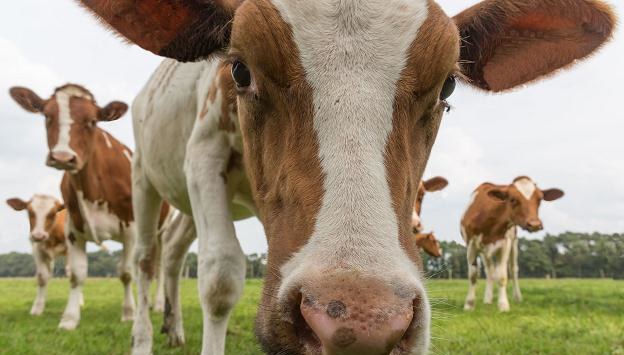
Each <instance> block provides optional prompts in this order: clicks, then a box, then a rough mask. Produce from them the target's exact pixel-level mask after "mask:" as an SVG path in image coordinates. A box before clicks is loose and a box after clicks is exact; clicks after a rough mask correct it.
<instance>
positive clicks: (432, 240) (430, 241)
mask: <svg viewBox="0 0 624 355" xmlns="http://www.w3.org/2000/svg"><path fill="white" fill-rule="evenodd" d="M414 240H415V241H416V246H417V247H419V248H420V249H422V250H423V251H424V252H425V253H427V254H429V255H431V256H433V257H434V258H439V257H441V256H442V248H440V242H438V240H437V239H436V237H435V235H434V234H433V232H432V233H416V234H414Z"/></svg>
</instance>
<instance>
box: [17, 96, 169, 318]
mask: <svg viewBox="0 0 624 355" xmlns="http://www.w3.org/2000/svg"><path fill="white" fill-rule="evenodd" d="M10 93H11V96H12V97H13V99H14V100H15V101H16V102H17V103H18V104H20V105H21V106H22V107H23V108H24V109H25V110H27V111H29V112H33V113H41V114H43V115H44V116H45V118H46V121H45V122H46V130H47V140H48V147H49V154H48V157H47V162H46V163H47V165H49V166H51V167H54V168H56V169H61V170H65V171H66V172H65V174H64V175H63V180H62V182H61V193H62V195H63V199H64V200H65V203H66V207H67V211H68V213H69V218H68V221H67V228H66V231H65V233H66V235H67V237H68V239H69V241H70V242H69V243H67V245H68V249H69V250H68V256H69V257H68V263H69V265H70V269H71V273H70V274H71V278H70V280H71V291H70V294H69V299H68V301H67V307H66V308H65V312H64V313H63V317H62V319H61V322H60V324H59V327H60V328H63V329H74V328H76V326H78V323H79V321H80V295H81V289H82V285H83V283H84V281H85V278H86V277H87V254H86V242H87V241H90V242H94V243H96V244H98V245H101V243H102V242H103V241H105V240H114V241H117V242H120V243H122V244H123V253H122V258H121V261H120V265H119V275H120V279H121V281H122V283H123V286H124V303H123V311H122V320H123V321H128V320H132V319H133V314H134V297H133V294H132V285H131V281H132V262H131V261H132V260H131V258H132V255H133V250H134V244H135V240H136V236H135V234H136V232H135V231H136V229H135V226H134V218H133V212H132V194H131V177H130V172H131V170H130V169H131V160H132V152H131V151H130V149H128V148H127V147H126V146H125V145H123V144H122V143H121V142H119V141H118V140H117V139H115V138H114V137H113V136H111V135H110V134H109V133H107V132H106V131H104V130H102V129H101V128H99V127H97V123H98V122H101V121H113V120H116V119H118V118H120V117H121V116H123V115H124V113H125V112H126V110H127V108H128V106H127V105H126V104H125V103H122V102H118V101H115V102H111V103H109V104H108V105H106V106H104V107H99V106H98V105H97V103H96V102H95V99H94V97H93V95H92V94H91V93H90V92H89V91H88V90H87V89H85V88H83V87H81V86H79V85H74V84H67V85H64V86H61V87H59V88H57V89H56V90H55V91H54V94H53V95H52V96H51V97H50V98H49V99H47V100H44V99H41V98H40V97H39V96H37V94H35V93H34V92H32V91H31V90H29V89H26V88H20V87H14V88H12V89H11V90H10ZM158 208H159V211H160V210H161V209H160V205H159V206H158ZM165 213H166V206H163V208H162V213H161V214H160V215H161V219H162V218H163V216H164V214H165ZM157 254H158V253H157Z"/></svg>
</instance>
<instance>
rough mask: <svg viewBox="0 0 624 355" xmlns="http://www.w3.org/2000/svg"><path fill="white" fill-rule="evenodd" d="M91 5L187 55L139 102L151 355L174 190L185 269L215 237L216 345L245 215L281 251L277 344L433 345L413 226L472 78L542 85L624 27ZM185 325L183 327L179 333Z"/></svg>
mask: <svg viewBox="0 0 624 355" xmlns="http://www.w3.org/2000/svg"><path fill="white" fill-rule="evenodd" d="M81 3H82V4H83V5H84V6H85V7H86V8H88V9H90V10H91V11H93V12H94V13H96V14H97V15H98V16H99V18H100V20H101V21H102V22H105V23H108V24H110V26H111V27H112V28H113V29H115V30H116V31H118V32H119V33H120V34H121V35H123V36H125V37H126V38H127V39H128V40H129V41H131V42H134V43H136V44H138V45H140V46H142V47H143V48H145V49H148V50H150V51H152V52H154V53H156V54H159V55H162V56H165V57H169V58H173V59H174V60H165V61H164V62H163V63H162V64H161V66H160V67H159V68H158V69H157V70H156V72H155V73H154V74H153V76H152V77H151V79H150V80H149V82H148V83H147V85H146V86H145V87H144V89H143V90H142V91H141V93H140V94H139V96H138V97H137V98H136V100H135V102H134V105H133V120H134V131H135V137H136V144H137V149H136V156H135V158H134V165H133V169H134V170H133V181H134V185H133V188H134V190H133V193H134V208H135V212H136V213H135V215H136V218H137V228H138V234H139V241H138V243H139V247H138V248H137V251H138V254H137V255H138V259H137V261H138V266H139V268H138V294H139V297H138V299H139V304H138V308H137V319H135V322H134V326H133V342H132V344H133V349H132V350H133V354H135V355H136V354H149V353H151V352H152V339H153V331H152V324H151V320H150V318H149V314H148V305H147V297H146V293H147V291H148V290H149V285H150V282H151V280H152V279H153V278H154V275H153V273H152V267H151V264H152V263H153V261H154V256H153V254H152V252H151V251H152V246H153V245H154V244H155V243H156V234H157V233H156V230H157V227H156V225H157V220H158V208H159V205H160V203H161V201H162V200H166V201H168V202H170V203H171V204H172V205H174V206H175V207H177V208H178V209H179V210H180V211H181V212H182V213H183V214H184V215H183V216H184V218H185V221H181V222H180V223H181V227H184V228H181V227H179V228H178V229H177V230H184V231H187V232H188V235H186V236H184V237H181V238H180V239H179V240H182V241H184V242H181V245H172V246H168V248H167V250H169V251H170V252H171V255H170V256H168V257H170V258H172V259H171V260H168V261H167V263H169V261H171V262H172V264H171V265H175V266H178V265H180V264H181V263H180V262H178V260H180V259H181V258H182V257H179V255H182V254H184V252H185V250H184V249H185V248H186V247H187V245H188V241H189V240H192V238H194V236H195V234H196V235H197V239H198V242H199V253H198V258H199V262H198V274H199V299H200V302H201V306H202V311H203V326H204V327H203V340H202V354H203V355H209V354H223V353H224V349H225V337H226V332H227V324H228V319H229V317H230V314H231V311H232V308H233V307H234V305H235V304H236V303H237V301H238V299H239V298H240V296H241V293H242V290H243V285H244V279H245V256H244V255H243V252H242V250H241V247H240V245H239V242H238V240H237V238H236V235H235V230H234V224H233V221H234V220H236V219H239V218H245V217H247V216H249V215H251V214H257V215H258V216H259V218H260V220H261V221H262V223H263V225H264V229H265V231H266V236H267V240H268V248H269V252H268V265H267V269H268V270H270V271H269V272H268V274H267V277H266V279H265V282H264V291H263V293H262V295H263V296H262V301H261V304H260V306H259V307H258V317H257V320H256V333H257V336H258V338H259V341H260V343H261V344H262V347H263V349H264V350H265V351H266V352H268V353H270V354H293V355H295V354H326V355H335V354H342V355H350V354H359V355H377V354H394V355H399V354H424V353H426V352H427V349H428V346H429V340H430V331H429V329H430V308H429V302H428V298H427V295H426V293H425V289H424V287H423V277H422V270H420V256H419V252H418V249H417V248H416V247H415V243H413V239H412V228H411V225H410V217H411V215H412V211H413V208H414V200H415V197H416V191H417V189H418V184H419V182H420V180H421V178H422V173H423V170H424V168H425V166H426V162H427V159H428V156H429V153H430V151H431V148H432V146H433V143H434V141H435V137H436V134H437V131H438V127H439V125H440V122H441V119H442V115H443V113H444V111H445V110H446V109H447V108H448V105H449V104H448V102H447V100H448V99H449V97H450V95H451V94H452V92H453V90H454V88H455V82H456V80H464V79H465V81H466V82H467V83H468V84H470V85H474V86H476V87H479V88H481V89H483V90H486V91H491V92H500V91H504V90H507V89H512V88H514V87H517V86H521V85H523V84H525V83H529V82H532V81H535V80H538V79H540V78H541V77H543V76H544V75H547V74H550V73H552V72H554V71H556V70H558V69H559V68H562V67H567V66H569V65H571V64H572V63H574V62H576V61H577V60H579V59H582V58H584V57H586V56H587V55H589V54H590V53H592V52H594V50H595V49H597V48H598V47H600V46H601V45H602V44H603V43H604V42H605V41H606V40H607V39H608V38H609V37H610V36H611V32H612V29H613V26H614V23H615V18H614V15H613V13H612V11H611V9H610V8H609V7H608V6H607V5H605V4H604V3H602V2H600V1H593V0H592V1H589V0H551V1H543V0H486V1H484V2H482V3H479V4H477V5H475V6H473V7H471V8H470V9H468V10H466V11H464V12H462V13H460V14H459V15H457V16H455V17H454V18H449V17H448V16H447V15H446V14H444V12H443V11H442V10H441V8H440V7H439V6H438V5H436V3H435V2H434V1H432V0H326V1H303V0H246V1H239V0H228V1H210V0H201V1H200V0H159V1H151V2H137V1H134V0H82V1H81ZM215 54H219V55H215ZM206 58H208V59H207V60H204V59H206ZM186 61H196V62H195V63H182V62H186ZM241 154H242V157H243V158H242V159H241ZM243 162H244V164H243ZM181 234H186V233H181ZM189 235H190V237H189ZM173 269H174V268H173ZM173 269H172V270H167V273H168V274H169V275H168V276H167V277H169V276H173V277H175V276H176V275H179V272H178V273H176V272H174V271H173ZM167 280H169V278H168V279H167ZM168 282H169V281H168ZM176 282H177V281H176ZM362 295H366V297H362ZM168 297H169V296H168ZM170 301H171V300H170ZM175 302H177V301H175ZM178 307H179V305H177V306H176V305H173V304H172V305H171V307H170V309H171V311H172V312H174V313H175V312H177V311H178ZM176 319H177V321H176V323H174V324H169V325H167V327H166V328H165V330H166V331H167V333H168V335H169V336H170V339H171V338H172V337H173V338H176V340H177V341H181V340H183V338H182V337H181V335H182V333H181V330H182V326H181V323H180V322H179V321H180V320H181V318H176Z"/></svg>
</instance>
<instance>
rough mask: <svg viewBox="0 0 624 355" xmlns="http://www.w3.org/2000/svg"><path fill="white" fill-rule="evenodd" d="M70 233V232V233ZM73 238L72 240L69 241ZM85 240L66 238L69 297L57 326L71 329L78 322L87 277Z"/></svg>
mask: <svg viewBox="0 0 624 355" xmlns="http://www.w3.org/2000/svg"><path fill="white" fill-rule="evenodd" d="M70 234H71V233H70ZM72 239H73V242H72V241H71V240H72ZM86 249H87V242H86V241H85V240H84V239H83V238H72V237H68V238H67V259H68V260H69V264H70V267H71V273H70V278H69V281H70V285H71V290H70V291H69V299H68V300H67V306H66V307H65V312H64V313H63V317H62V318H61V323H60V324H59V328H61V329H67V330H72V329H75V328H76V327H77V326H78V322H80V300H81V299H82V286H83V285H84V282H85V280H86V278H87V250H86Z"/></svg>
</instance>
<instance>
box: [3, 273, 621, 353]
mask: <svg viewBox="0 0 624 355" xmlns="http://www.w3.org/2000/svg"><path fill="white" fill-rule="evenodd" d="M521 282H522V287H523V293H524V298H525V300H524V302H523V303H522V304H515V303H513V302H512V305H511V307H512V309H511V312H510V313H508V314H499V313H498V312H497V310H496V306H484V305H482V304H478V305H477V310H476V311H475V312H472V313H465V312H463V311H462V310H461V307H462V305H463V298H464V295H465V292H466V286H467V285H466V281H463V280H457V281H444V280H442V281H430V282H429V285H428V288H429V291H430V297H431V298H432V303H433V308H434V320H433V336H434V339H433V346H432V349H431V350H432V351H431V353H432V354H618V355H624V282H622V281H611V280H522V281H521ZM261 287H262V282H261V281H258V280H251V281H248V282H247V285H246V289H245V295H244V297H243V299H242V301H241V302H240V304H239V305H238V306H237V308H236V310H235V312H234V315H233V317H232V320H231V322H230V328H229V336H228V340H227V354H236V355H239V354H240V355H247V354H260V353H261V352H260V351H259V348H258V345H257V344H256V341H255V338H254V335H253V320H254V317H255V313H256V305H257V303H258V300H259V295H260V291H261ZM480 287H481V288H480V289H479V296H482V295H483V282H481V283H480ZM67 288H68V283H67V280H65V279H55V280H53V281H52V282H51V285H50V287H49V291H48V292H49V293H48V294H49V298H48V304H47V307H46V311H45V313H44V315H43V316H41V317H32V316H30V315H29V314H28V312H29V310H30V306H31V302H32V300H33V298H34V295H35V292H36V288H35V282H34V279H0V353H2V354H11V355H13V354H16V355H17V354H46V355H52V354H59V355H60V354H63V355H65V354H126V353H128V349H129V347H130V335H129V334H130V327H131V325H130V324H128V323H124V324H122V323H120V321H119V318H120V315H121V310H120V307H121V300H122V288H121V285H120V283H119V281H117V280H116V279H89V280H88V281H87V285H86V286H85V307H84V308H83V313H82V321H81V324H80V326H79V328H78V329H77V330H76V331H74V332H65V331H59V330H57V329H56V326H57V324H58V322H59V319H60V316H61V313H62V312H63V308H64V306H65V300H66V298H67ZM182 293H183V312H184V321H185V324H184V325H185V330H186V338H187V345H186V347H185V348H183V349H170V348H168V347H167V346H166V344H165V337H164V336H163V335H160V334H156V335H155V342H156V344H155V348H154V350H155V354H197V353H199V349H200V344H201V339H200V334H201V310H200V306H199V303H198V301H197V289H196V283H195V280H185V281H184V283H183V287H182ZM152 319H153V320H154V324H155V326H154V329H160V323H161V315H160V314H154V315H153V317H152Z"/></svg>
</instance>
